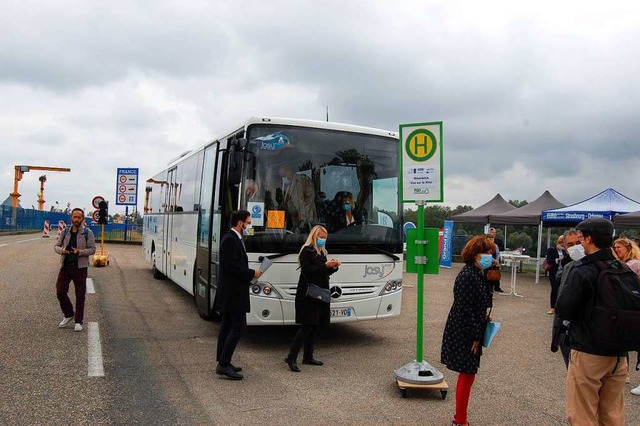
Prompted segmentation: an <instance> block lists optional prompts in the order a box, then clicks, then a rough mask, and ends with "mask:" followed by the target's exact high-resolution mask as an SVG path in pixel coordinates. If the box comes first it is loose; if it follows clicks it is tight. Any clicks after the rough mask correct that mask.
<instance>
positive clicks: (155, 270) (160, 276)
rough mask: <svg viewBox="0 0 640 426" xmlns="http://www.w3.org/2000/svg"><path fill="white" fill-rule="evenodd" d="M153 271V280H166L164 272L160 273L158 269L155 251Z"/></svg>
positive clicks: (152, 255)
mask: <svg viewBox="0 0 640 426" xmlns="http://www.w3.org/2000/svg"><path fill="white" fill-rule="evenodd" d="M151 271H152V272H153V278H155V279H156V280H161V279H163V278H164V275H163V274H162V272H160V271H159V270H158V268H156V251H155V250H153V251H152V252H151Z"/></svg>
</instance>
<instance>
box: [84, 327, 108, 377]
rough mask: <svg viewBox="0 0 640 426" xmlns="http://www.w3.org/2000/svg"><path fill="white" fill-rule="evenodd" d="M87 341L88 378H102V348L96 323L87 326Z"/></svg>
mask: <svg viewBox="0 0 640 426" xmlns="http://www.w3.org/2000/svg"><path fill="white" fill-rule="evenodd" d="M87 327H88V330H87V341H88V351H87V352H88V354H89V357H88V358H89V359H88V361H89V373H88V375H89V377H104V365H103V363H102V347H101V345H100V327H99V326H98V323H97V322H90V323H88V324H87Z"/></svg>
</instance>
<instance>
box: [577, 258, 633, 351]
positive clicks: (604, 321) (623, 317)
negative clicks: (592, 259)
mask: <svg viewBox="0 0 640 426" xmlns="http://www.w3.org/2000/svg"><path fill="white" fill-rule="evenodd" d="M596 265H597V266H598V270H599V271H600V272H599V274H598V281H597V283H596V288H595V290H596V291H595V306H594V308H593V310H592V311H591V313H590V314H589V316H588V318H587V324H589V329H590V332H591V337H592V338H593V342H594V343H595V344H596V345H597V346H598V347H600V348H602V349H606V350H610V351H619V352H625V351H635V350H638V349H639V348H640V278H639V277H638V276H637V275H636V273H635V272H633V271H632V270H631V269H629V267H628V266H627V265H626V264H624V263H622V262H620V261H618V260H614V261H611V262H604V261H597V262H596Z"/></svg>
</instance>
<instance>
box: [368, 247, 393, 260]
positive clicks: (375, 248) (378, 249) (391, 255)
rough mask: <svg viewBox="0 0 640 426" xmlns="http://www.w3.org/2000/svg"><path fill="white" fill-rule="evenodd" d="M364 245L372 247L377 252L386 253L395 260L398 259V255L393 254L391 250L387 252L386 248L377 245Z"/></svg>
mask: <svg viewBox="0 0 640 426" xmlns="http://www.w3.org/2000/svg"><path fill="white" fill-rule="evenodd" d="M365 247H370V248H372V249H374V250H375V251H377V252H378V253H382V254H386V255H387V256H389V257H390V258H391V259H393V260H395V261H396V262H397V261H399V260H400V258H399V257H398V256H396V255H395V254H393V253H391V252H388V251H386V250H382V249H381V248H378V247H376V246H374V245H371V244H367V245H366V246H365Z"/></svg>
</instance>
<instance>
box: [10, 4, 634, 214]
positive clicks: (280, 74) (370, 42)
mask: <svg viewBox="0 0 640 426" xmlns="http://www.w3.org/2000/svg"><path fill="white" fill-rule="evenodd" d="M639 50H640V3H638V2H637V1H614V2H608V3H606V4H603V3H602V2H595V1H590V0H589V1H562V0H553V1H547V0H537V1H535V2H533V1H530V2H518V1H491V0H488V1H483V2H477V1H471V0H469V1H455V0H454V1H452V0H446V1H432V0H420V1H403V0H400V1H395V2H390V1H383V0H368V1H367V2H364V1H349V0H335V1H334V0H320V1H318V0H315V1H306V0H298V1H285V0H271V1H268V2H263V1H257V0H256V1H245V0H230V1H216V0H209V1H193V0H189V1H186V2H185V1H163V0H154V1H126V2H125V1H119V2H118V1H117V2H113V1H110V2H104V1H89V2H87V1H67V0H60V1H56V2H50V1H44V0H41V1H30V0H19V1H18V0H0V192H1V193H2V194H0V198H2V199H4V198H5V197H7V196H8V195H9V193H10V192H11V191H12V190H13V168H14V165H16V164H25V165H43V166H54V167H69V168H71V173H53V172H37V171H32V172H29V173H26V174H25V175H24V178H23V180H22V182H21V183H20V192H21V193H22V197H21V204H22V205H23V206H24V207H30V206H31V205H35V206H36V207H37V197H36V193H37V192H38V188H39V182H38V177H39V176H40V175H41V174H46V175H47V183H46V186H45V200H46V204H45V209H47V210H48V209H49V208H50V206H51V205H52V204H53V203H55V201H58V202H59V203H60V205H63V204H66V203H67V202H70V203H71V204H72V205H73V206H80V207H89V206H90V202H91V199H92V197H93V196H94V195H103V196H105V197H106V198H107V199H110V200H113V201H115V200H114V198H115V186H116V182H115V181H116V169H117V168H118V167H138V168H139V169H140V175H141V178H142V180H144V179H146V178H148V177H150V176H152V175H154V174H155V173H156V172H158V171H159V170H161V169H162V168H164V166H165V165H166V164H167V162H168V161H169V160H171V159H172V158H175V157H176V156H177V155H179V154H180V153H181V152H183V151H185V150H187V149H192V148H195V147H197V146H200V145H202V144H203V143H205V142H206V141H208V140H211V139H214V138H215V137H217V136H221V135H222V134H223V133H224V132H226V131H229V130H231V129H232V128H233V127H235V126H236V125H239V124H240V123H241V122H243V121H244V120H245V119H246V118H247V117H249V116H253V115H265V116H283V117H293V118H306V119H317V120H324V119H325V108H326V106H327V105H328V106H329V114H330V119H331V120H332V121H337V122H343V123H349V124H358V125H364V126H370V127H377V128H383V129H389V130H397V129H398V125H399V124H401V123H414V122H421V121H443V122H444V161H445V169H444V173H445V186H444V191H445V205H449V206H451V207H455V206H456V205H458V204H469V205H472V206H474V207H476V206H478V205H480V204H482V203H484V202H486V201H488V200H489V199H491V198H492V197H493V196H494V195H495V194H496V193H500V194H502V196H503V197H504V198H505V199H519V200H525V199H526V200H529V201H532V200H533V199H535V198H536V197H538V196H539V195H540V194H541V193H542V192H543V191H544V190H546V189H548V190H550V191H551V193H552V194H554V195H555V196H556V198H558V199H559V200H560V201H562V202H564V203H566V204H572V203H575V202H578V201H581V200H582V199H584V198H587V197H589V196H592V195H594V194H596V193H598V192H600V191H602V190H604V189H606V188H608V187H612V188H614V189H616V190H618V191H620V192H622V193H623V194H625V195H627V196H629V197H631V198H634V199H636V200H640V185H638V183H637V182H638V180H639V179H640V161H639V157H640V148H639V146H640V145H639V144H638V143H637V139H638V135H639V134H640V119H638V113H639V111H640V78H638V76H639V75H640V66H639V64H640V60H639V59H638V58H640V51H639ZM142 199H143V191H142V190H141V191H140V192H139V200H140V204H139V205H140V208H141V207H142ZM0 201H1V200H0ZM121 210H122V211H124V208H122V209H121ZM114 211H118V209H112V210H111V212H114Z"/></svg>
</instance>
